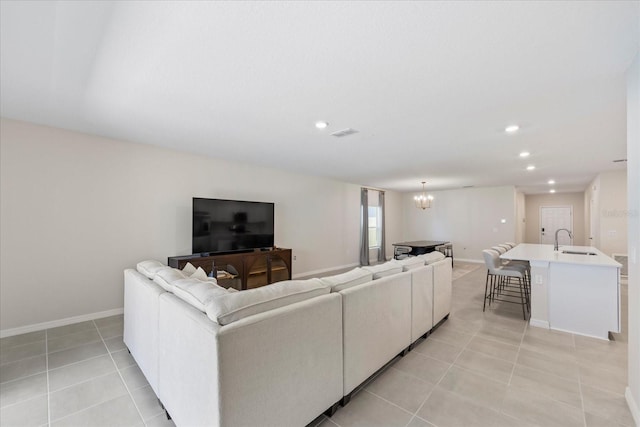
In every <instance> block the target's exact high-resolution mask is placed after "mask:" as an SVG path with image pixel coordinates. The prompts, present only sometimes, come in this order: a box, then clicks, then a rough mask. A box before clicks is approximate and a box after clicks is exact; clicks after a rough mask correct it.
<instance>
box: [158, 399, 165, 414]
mask: <svg viewBox="0 0 640 427" xmlns="http://www.w3.org/2000/svg"><path fill="white" fill-rule="evenodd" d="M158 404H160V407H161V408H162V410H163V411H165V412H166V409H165V408H164V405H163V404H162V402H161V401H160V399H158Z"/></svg>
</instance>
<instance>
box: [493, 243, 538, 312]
mask: <svg viewBox="0 0 640 427" xmlns="http://www.w3.org/2000/svg"><path fill="white" fill-rule="evenodd" d="M482 256H483V258H484V262H485V265H486V267H487V279H486V281H485V285H484V301H483V304H482V311H483V312H484V311H485V309H486V306H487V300H489V305H491V302H493V301H502V302H507V303H510V304H520V305H521V306H522V317H523V318H524V319H525V320H526V319H527V313H528V312H530V310H531V309H530V306H531V302H530V298H529V284H528V283H527V282H528V281H527V277H526V273H525V269H524V267H522V266H517V265H513V266H504V265H501V264H500V258H499V255H498V252H496V251H494V250H490V249H485V250H483V251H482ZM509 298H511V299H509ZM518 299H519V300H518Z"/></svg>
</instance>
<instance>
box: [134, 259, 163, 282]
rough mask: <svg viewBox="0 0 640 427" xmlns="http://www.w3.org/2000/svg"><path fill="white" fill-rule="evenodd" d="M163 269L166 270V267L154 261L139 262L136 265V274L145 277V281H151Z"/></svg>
mask: <svg viewBox="0 0 640 427" xmlns="http://www.w3.org/2000/svg"><path fill="white" fill-rule="evenodd" d="M163 268H167V266H166V265H164V264H163V263H161V262H160V261H156V260H154V259H149V260H146V261H140V262H139V263H138V264H137V265H136V270H138V273H140V274H142V275H144V276H146V277H147V279H153V278H154V277H155V276H156V273H157V272H158V271H160V270H162V269H163Z"/></svg>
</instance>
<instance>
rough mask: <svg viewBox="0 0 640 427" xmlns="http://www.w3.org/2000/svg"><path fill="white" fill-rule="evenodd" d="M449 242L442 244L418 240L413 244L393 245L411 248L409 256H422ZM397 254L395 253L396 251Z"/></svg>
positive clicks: (435, 241) (436, 241)
mask: <svg viewBox="0 0 640 427" xmlns="http://www.w3.org/2000/svg"><path fill="white" fill-rule="evenodd" d="M447 243H449V242H441V241H438V240H416V241H413V242H400V243H393V246H403V247H408V248H411V252H409V255H422V254H427V253H429V252H433V251H435V250H436V246H440V245H444V244H447ZM394 252H395V251H394Z"/></svg>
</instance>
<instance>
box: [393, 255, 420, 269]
mask: <svg viewBox="0 0 640 427" xmlns="http://www.w3.org/2000/svg"><path fill="white" fill-rule="evenodd" d="M398 264H401V265H402V271H409V270H413V269H414V268H420V267H424V259H422V258H418V257H416V256H412V257H409V258H405V259H401V260H399V261H398Z"/></svg>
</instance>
